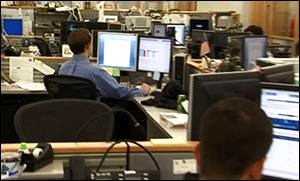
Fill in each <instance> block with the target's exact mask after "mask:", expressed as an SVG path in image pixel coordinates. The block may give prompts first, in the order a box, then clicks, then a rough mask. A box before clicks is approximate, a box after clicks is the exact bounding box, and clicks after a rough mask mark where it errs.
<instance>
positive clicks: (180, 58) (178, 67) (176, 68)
mask: <svg viewBox="0 0 300 181" xmlns="http://www.w3.org/2000/svg"><path fill="white" fill-rule="evenodd" d="M186 63H187V55H186V54H180V55H175V56H174V63H173V71H172V72H173V75H172V79H173V80H174V81H178V82H179V83H180V84H181V85H183V82H184V75H185V66H186Z"/></svg>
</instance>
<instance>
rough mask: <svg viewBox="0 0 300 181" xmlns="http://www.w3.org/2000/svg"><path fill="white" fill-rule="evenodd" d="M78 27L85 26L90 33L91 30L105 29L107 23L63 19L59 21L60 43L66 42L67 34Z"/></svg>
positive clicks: (107, 26)
mask: <svg viewBox="0 0 300 181" xmlns="http://www.w3.org/2000/svg"><path fill="white" fill-rule="evenodd" d="M79 28H86V29H88V30H89V31H90V32H91V33H92V30H107V29H108V28H109V25H108V23H103V22H81V21H63V22H61V34H60V36H61V43H62V44H66V43H67V40H68V36H69V34H70V33H71V32H72V31H74V30H76V29H79Z"/></svg>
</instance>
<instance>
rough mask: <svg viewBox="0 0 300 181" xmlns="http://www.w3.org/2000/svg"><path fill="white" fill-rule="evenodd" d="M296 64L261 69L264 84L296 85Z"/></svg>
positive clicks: (261, 78)
mask: <svg viewBox="0 0 300 181" xmlns="http://www.w3.org/2000/svg"><path fill="white" fill-rule="evenodd" d="M294 76H295V70H294V64H289V63H287V64H276V65H271V66H267V67H262V68H261V74H260V80H261V81H262V82H274V83H285V84H293V83H294Z"/></svg>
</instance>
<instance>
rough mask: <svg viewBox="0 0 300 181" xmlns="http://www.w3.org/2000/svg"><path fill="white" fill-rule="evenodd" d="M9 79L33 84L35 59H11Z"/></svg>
mask: <svg viewBox="0 0 300 181" xmlns="http://www.w3.org/2000/svg"><path fill="white" fill-rule="evenodd" d="M9 77H10V78H11V79H12V80H13V81H28V82H33V58H31V57H10V58H9Z"/></svg>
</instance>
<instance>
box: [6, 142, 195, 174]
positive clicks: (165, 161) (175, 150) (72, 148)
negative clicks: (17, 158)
mask: <svg viewBox="0 0 300 181" xmlns="http://www.w3.org/2000/svg"><path fill="white" fill-rule="evenodd" d="M138 143H140V144H141V145H143V146H144V147H145V148H146V149H147V150H149V151H150V152H151V153H152V155H153V156H154V158H155V159H156V160H157V162H158V164H159V166H160V169H161V173H162V174H161V179H163V180H170V179H171V180H174V179H176V180H182V179H183V174H174V167H175V166H174V163H173V161H174V160H186V159H189V160H190V159H193V160H194V155H193V151H194V149H195V146H196V145H197V144H198V142H196V141H188V142H186V143H183V144H182V143H174V144H154V143H153V142H151V141H150V142H149V141H147V142H138ZM36 145H37V144H35V143H29V144H28V147H29V149H30V150H32V149H33V148H34V147H35V146H36ZM51 145H52V148H53V151H54V153H55V154H54V162H53V163H52V164H49V165H47V166H45V167H43V168H41V169H39V170H37V171H35V172H24V173H22V174H21V175H20V179H50V178H51V179H63V178H64V177H66V175H65V172H64V171H65V168H67V167H68V165H69V163H68V162H69V158H70V157H72V156H83V157H84V159H85V163H86V165H87V166H88V167H90V168H93V167H95V166H96V165H98V164H99V162H100V159H101V158H102V156H103V153H104V152H105V151H106V149H107V148H108V147H109V146H110V145H111V142H81V143H73V142H72V143H71V142H70V143H51ZM18 148H19V144H1V152H4V151H5V152H8V151H12V152H15V151H17V150H18ZM130 148H131V149H130V150H131V152H132V153H131V154H130V168H131V169H133V170H153V169H154V165H153V163H152V161H151V160H150V159H149V157H148V155H147V154H145V153H144V152H143V150H142V149H140V148H139V147H137V146H136V145H133V144H131V143H130ZM125 152H126V145H125V144H124V143H122V144H118V145H116V146H115V147H114V148H113V149H112V154H109V157H108V158H107V161H105V162H104V163H105V164H104V165H105V166H107V168H109V169H110V170H112V169H114V168H118V169H119V170H122V169H124V168H125V163H126V162H125ZM141 162H142V163H143V164H141Z"/></svg>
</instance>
